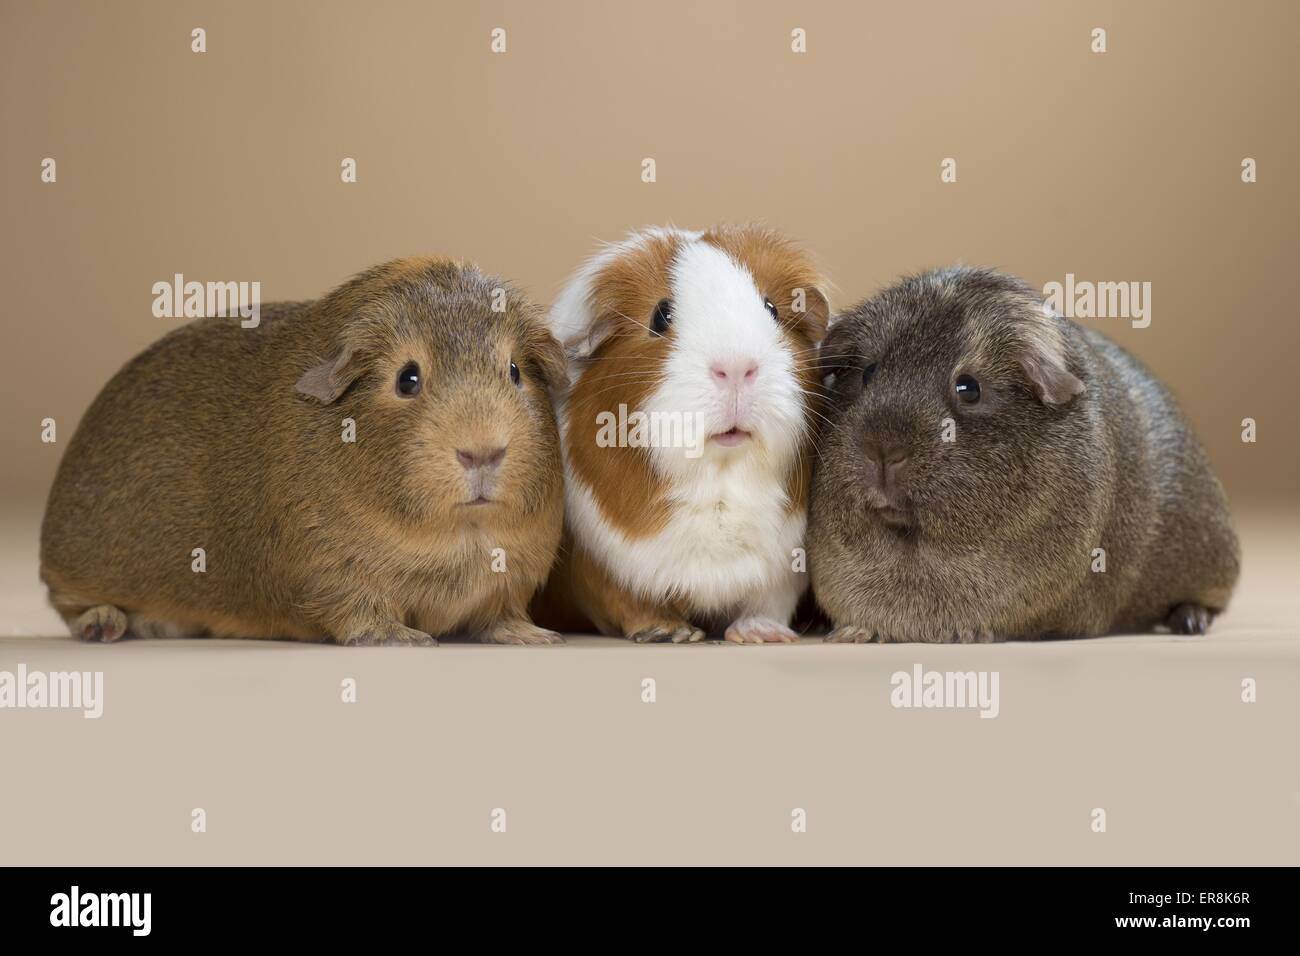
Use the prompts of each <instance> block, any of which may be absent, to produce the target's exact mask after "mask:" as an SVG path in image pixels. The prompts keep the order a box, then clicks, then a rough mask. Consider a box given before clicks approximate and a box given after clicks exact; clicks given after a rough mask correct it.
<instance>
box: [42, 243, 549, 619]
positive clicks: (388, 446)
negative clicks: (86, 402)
mask: <svg viewBox="0 0 1300 956" xmlns="http://www.w3.org/2000/svg"><path fill="white" fill-rule="evenodd" d="M497 287H504V284H503V283H500V282H498V281H497V280H494V279H491V278H489V277H485V276H483V275H482V274H481V273H479V272H478V271H477V269H475V268H474V267H472V266H467V265H463V264H460V263H456V262H453V261H450V260H445V259H404V260H399V261H396V262H392V263H388V264H386V265H383V266H379V267H377V268H374V269H371V270H369V271H368V272H365V273H363V274H361V275H359V276H357V277H356V278H354V279H353V280H352V281H350V282H348V283H345V284H344V285H343V286H341V287H340V288H338V289H336V290H335V291H333V292H332V293H330V294H329V295H327V296H325V297H324V298H322V299H320V300H318V301H313V302H293V303H279V304H274V305H269V306H265V307H263V309H262V321H261V324H260V325H259V326H258V327H257V328H256V329H247V330H246V329H242V328H240V327H239V324H238V322H236V321H233V320H230V319H223V318H207V319H200V320H198V321H195V322H192V323H190V324H189V325H186V326H184V327H182V328H179V329H177V330H175V331H174V332H172V333H170V334H168V335H167V336H165V337H164V338H162V339H161V340H160V341H158V342H157V343H155V344H154V345H153V346H152V347H150V348H149V349H148V350H146V351H145V352H144V353H143V354H141V355H140V356H138V357H137V358H135V359H133V360H132V361H131V362H129V363H127V365H126V366H125V367H124V368H123V369H122V370H121V371H120V372H118V374H117V375H115V376H114V377H113V379H112V380H111V381H110V382H109V383H108V385H107V386H105V388H104V390H103V391H102V392H101V393H100V395H99V396H98V398H96V400H95V402H94V403H93V404H92V405H91V407H90V409H89V411H87V413H86V415H85V417H84V419H83V420H82V422H81V425H80V427H79V428H78V429H77V432H76V434H75V435H74V436H73V439H72V442H71V444H70V445H69V447H68V450H67V452H66V454H65V455H64V458H63V460H62V462H61V463H60V466H59V471H58V474H57V476H56V478H55V482H54V486H53V488H52V490H51V492H50V499H49V503H48V506H47V508H46V514H45V521H44V525H43V528H42V535H41V576H42V579H43V580H44V581H45V582H46V584H47V585H48V586H49V589H50V599H51V602H52V603H53V604H54V606H55V608H56V609H57V610H58V611H59V612H60V613H61V614H62V615H63V616H64V618H65V620H67V621H68V623H69V625H70V626H71V627H73V628H74V629H75V630H76V632H77V633H80V634H82V635H83V636H87V637H98V638H101V639H107V640H112V639H115V638H116V637H119V636H121V634H122V632H123V630H130V631H131V632H133V633H136V634H141V635H160V636H161V635H165V636H173V635H180V634H195V635H198V634H211V635H219V636H238V637H264V638H295V639H302V640H318V639H323V638H332V639H334V640H336V641H338V642H340V643H376V642H378V643H431V642H432V638H431V635H432V636H436V635H441V634H449V633H473V634H479V635H483V636H485V637H486V638H487V639H493V640H502V641H508V642H530V643H531V642H546V641H550V640H551V639H552V636H551V635H549V632H545V631H542V630H541V629H540V628H537V627H535V626H534V625H532V624H531V622H529V621H528V620H527V617H526V605H527V602H528V600H529V598H530V597H531V596H532V594H533V593H534V591H535V590H536V589H537V588H538V586H539V585H540V584H541V583H542V582H543V581H544V580H545V578H546V574H547V572H548V570H549V568H550V565H551V563H552V560H553V557H554V554H555V551H556V548H557V546H558V543H559V537H560V532H561V525H562V511H563V497H562V478H561V473H560V459H559V451H558V434H557V430H556V424H555V418H554V413H553V411H552V407H551V403H550V398H549V395H548V389H549V388H551V387H558V386H559V385H560V384H561V383H562V381H563V375H564V371H563V355H562V352H561V351H560V348H559V345H558V343H556V342H555V340H554V339H553V338H552V337H551V336H550V334H549V332H547V331H546V329H545V326H544V324H543V323H542V321H541V318H540V316H539V315H538V313H537V310H536V309H535V308H534V307H533V306H531V305H530V304H528V303H527V302H526V301H525V300H524V299H523V298H522V297H521V296H520V295H519V294H518V293H516V292H514V291H513V290H508V292H507V298H506V303H507V308H506V311H505V312H504V313H494V312H492V311H491V302H492V295H493V290H494V289H495V288H497ZM512 359H513V361H514V362H515V363H516V364H518V366H519V368H520V370H521V374H522V387H520V388H517V387H516V386H515V385H514V384H513V383H512V382H511V381H510V377H509V366H510V362H511V361H512ZM408 360H415V361H418V362H419V365H420V368H421V373H422V379H423V388H422V390H421V392H420V394H419V395H418V396H416V397H415V398H409V399H408V398H401V397H399V396H398V394H397V392H396V389H395V379H396V375H397V372H398V370H399V369H400V368H401V367H402V366H403V365H404V364H405V363H406V362H407V361H408ZM346 418H351V419H354V420H355V422H356V442H355V443H345V442H343V441H342V440H341V438H342V430H343V420H344V419H346ZM498 445H506V447H507V454H506V457H505V459H504V460H503V463H502V465H501V467H500V479H499V485H498V487H497V489H496V490H495V491H494V492H493V498H494V499H495V500H494V502H493V503H491V504H487V505H481V506H476V507H473V508H466V507H465V506H464V504H463V502H464V500H465V494H466V491H465V489H466V487H467V486H466V480H465V477H464V470H463V469H462V467H461V466H460V464H459V462H458V461H457V458H456V450H457V449H458V448H466V447H475V446H498ZM200 547H201V548H204V549H205V550H206V553H207V571H206V573H195V572H193V571H191V557H190V555H191V550H192V549H193V548H200ZM495 548H501V549H503V551H504V559H505V562H506V569H507V570H506V571H504V572H500V573H498V572H496V571H494V570H493V568H492V563H493V549H495ZM105 609H107V610H105ZM114 610H119V611H120V612H121V617H119V616H118V615H115V614H114V613H113V612H114ZM123 621H125V622H127V623H126V624H123Z"/></svg>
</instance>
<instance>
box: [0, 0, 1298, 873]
mask: <svg viewBox="0 0 1300 956" xmlns="http://www.w3.org/2000/svg"><path fill="white" fill-rule="evenodd" d="M195 26H202V27H204V28H205V29H206V30H207V34H208V52H207V53H205V54H202V55H198V54H194V53H191V52H190V39H189V34H190V30H191V29H192V28H193V27H195ZM496 26H503V27H505V28H506V29H507V31H508V53H506V54H505V55H498V56H494V55H492V54H491V53H490V52H489V49H488V44H489V31H490V30H491V29H492V28H493V27H496ZM1096 26H1102V27H1105V28H1106V29H1107V31H1108V41H1109V52H1107V53H1106V54H1104V55H1096V54H1093V53H1091V52H1089V32H1090V30H1091V29H1092V28H1093V27H1096ZM1297 26H1300V8H1297V7H1296V6H1295V5H1294V4H1290V3H1285V2H1275V3H1267V2H1245V3H1241V2H1234V3H1227V2H1224V3H1195V2H1163V3H1162V2H1144V3H1136V4H1135V3H1113V4H1112V3H1065V4H1062V3H1036V2H1024V3H888V4H865V3H862V4H860V3H852V4H850V3H808V2H799V3H794V2H791V3H772V2H747V3H740V2H698V0H696V2H676V0H667V2H656V3H636V4H633V3H596V2H591V3H575V2H529V3H509V2H499V0H498V2H484V3H468V2H460V3H432V2H418V3H417V2H411V3H353V2H347V3H341V2H339V3H334V2H331V3H321V2H284V0H279V2H272V3H198V2H195V3H173V2H161V0H160V2H156V3H138V2H119V3H100V2H86V3H66V2H51V3H36V2H22V0H0V129H2V130H3V134H2V138H3V148H2V149H0V209H3V232H2V234H0V242H2V243H3V245H2V246H0V280H2V281H3V289H4V299H3V306H2V308H3V316H4V333H5V337H4V348H3V350H0V351H2V353H3V358H2V359H0V361H2V362H3V365H0V373H2V375H3V388H4V402H3V409H2V410H0V439H2V440H3V447H4V449H5V456H4V458H5V462H4V471H3V481H4V486H3V487H2V488H0V493H2V498H0V501H2V502H3V506H4V513H3V514H0V521H3V525H2V527H3V529H4V542H3V543H4V546H3V549H0V634H7V635H11V636H14V635H29V636H28V637H25V638H23V637H17V638H14V637H11V638H9V639H4V638H0V669H11V670H12V669H13V668H14V667H16V665H17V663H18V662H20V661H21V662H25V663H26V664H27V665H28V666H29V667H32V668H40V667H44V668H56V669H62V668H74V669H84V668H88V669H97V670H98V669H102V670H105V671H106V675H107V678H106V679H107V682H108V687H107V696H108V701H107V705H106V706H107V710H106V715H105V717H104V718H103V719H102V720H100V721H97V722H96V721H84V720H82V719H81V717H80V716H79V715H78V714H69V713H50V712H0V750H2V751H3V752H4V755H5V767H6V770H7V771H8V772H7V773H6V777H7V778H9V779H10V784H8V785H6V786H4V787H3V788H0V817H3V818H4V819H6V820H9V821H11V822H13V821H22V824H21V825H17V826H14V827H11V828H10V831H9V836H7V837H6V842H5V850H4V853H3V855H2V856H0V860H3V861H5V862H70V863H76V862H86V863H91V862H94V863H115V862H121V863H125V862H132V863H134V862H192V863H201V862H295V861H303V862H306V861H310V862H354V861H355V862H360V861H365V862H390V861H402V862H421V861H425V862H436V861H448V860H454V861H460V862H505V861H511V862H541V861H551V862H555V861H562V862H570V861H600V862H702V861H710V862H726V861H731V862H759V861H777V862H811V861H823V862H824V861H837V862H897V863H926V862H960V863H975V862H1082V863H1101V862H1146V863H1174V862H1179V863H1191V862H1238V863H1249V862H1290V863H1296V862H1300V852H1297V847H1298V846H1300V840H1297V837H1298V836H1300V823H1298V820H1300V764H1298V763H1297V760H1296V757H1295V748H1294V731H1295V727H1296V726H1297V718H1298V717H1300V705H1298V703H1297V697H1296V691H1297V689H1300V655H1298V654H1297V650H1296V648H1297V645H1298V642H1297V630H1298V628H1297V621H1298V620H1300V605H1298V604H1297V600H1296V598H1295V595H1294V591H1295V581H1296V577H1297V574H1296V572H1297V571H1298V570H1300V568H1298V567H1297V561H1296V553H1295V541H1296V532H1297V530H1300V524H1297V523H1296V522H1295V519H1294V517H1293V509H1294V507H1295V505H1296V504H1297V502H1296V496H1295V485H1296V478H1295V475H1296V469H1297V466H1298V465H1300V453H1298V452H1297V444H1296V440H1297V435H1298V434H1300V431H1298V430H1297V422H1296V411H1295V409H1296V400H1295V392H1296V381H1297V375H1296V371H1295V365H1296V356H1297V354H1298V352H1300V349H1298V348H1297V346H1300V331H1298V330H1297V321H1296V320H1297V316H1296V313H1295V309H1294V306H1293V290H1292V286H1293V285H1294V265H1293V260H1294V258H1295V255H1296V252H1297V249H1298V247H1300V244H1298V243H1297V239H1298V238H1300V215H1297V214H1298V213H1300V187H1298V186H1297V160H1300V156H1298V155H1297V153H1298V150H1297V147H1298V146H1300V133H1298V132H1297V127H1296V123H1295V118H1296V115H1297V89H1298V80H1300V75H1298V74H1300V67H1298V66H1297V64H1298V63H1300V58H1298V57H1297V56H1296V54H1295V49H1296V44H1297V39H1298V31H1297ZM794 27H802V28H804V29H806V30H807V33H808V53H807V54H805V55H795V54H793V53H791V52H790V49H789V42H790V40H789V37H790V30H791V29H792V28H794ZM47 156H49V157H53V158H55V159H56V160H57V162H58V182H57V183H56V184H54V185H47V184H43V183H42V182H41V181H40V175H39V174H40V162H41V160H42V159H43V158H44V157H47ZM949 156H951V157H954V158H956V159H957V162H958V182H957V183H956V184H952V185H944V184H942V183H941V182H940V180H939V163H940V161H941V160H942V159H943V158H944V157H949ZM1246 156H1250V157H1253V158H1255V159H1256V160H1257V161H1258V163H1259V182H1258V183H1255V184H1253V185H1245V184H1243V183H1242V182H1241V181H1240V163H1241V160H1242V158H1243V157H1246ZM343 157H353V158H355V159H356V160H357V162H358V168H359V182H358V183H356V184H354V185H344V184H342V183H341V182H340V181H339V163H340V161H341V160H342V159H343ZM644 157H653V158H655V160H656V161H657V164H658V182H656V183H654V184H652V185H647V184H644V183H642V182H641V181H640V163H641V160H642V159H643V158H644ZM753 218H762V219H765V220H767V221H768V222H770V223H772V224H774V225H776V226H779V227H781V228H783V229H785V230H787V231H788V232H790V233H791V234H793V235H795V236H797V237H799V238H800V239H802V240H803V241H804V242H805V243H806V244H807V245H808V246H809V247H810V248H811V249H812V250H814V252H815V253H816V254H817V256H818V258H819V260H820V262H821V263H822V264H823V265H824V267H825V268H826V270H827V271H828V273H829V274H830V276H831V277H832V279H833V281H834V284H835V287H834V292H833V296H832V300H833V302H834V303H835V304H838V305H841V306H846V305H849V304H851V303H853V302H855V301H857V300H858V299H860V298H862V297H863V296H865V295H868V294H870V293H871V292H873V291H874V290H876V289H877V288H879V287H880V286H881V285H882V284H883V283H886V282H888V281H890V280H891V279H892V278H894V277H895V276H896V275H897V274H899V273H902V272H907V271H915V270H919V269H923V268H927V267H930V266H935V265H941V264H945V263H950V262H953V261H956V260H961V261H964V262H968V263H980V264H989V265H996V266H1001V267H1003V268H1006V269H1009V270H1012V271H1014V272H1017V273H1020V274H1021V275H1023V276H1025V277H1026V278H1028V279H1029V280H1030V281H1031V282H1033V283H1034V284H1036V285H1040V286H1041V285H1042V284H1043V283H1045V282H1047V281H1051V280H1057V281H1059V280H1061V279H1063V277H1064V275H1065V273H1067V272H1073V273H1074V274H1075V275H1076V276H1077V277H1078V278H1080V279H1089V280H1094V281H1099V280H1109V281H1119V280H1137V281H1150V282H1151V283H1153V287H1154V288H1153V297H1152V298H1153V322H1152V325H1151V327H1150V328H1148V329H1145V330H1134V329H1131V328H1130V327H1129V325H1128V323H1127V322H1126V321H1123V320H1114V319H1111V320H1096V321H1094V322H1093V323H1091V324H1093V325H1095V326H1097V327H1100V328H1102V329H1104V330H1105V331H1107V332H1109V333H1111V334H1112V335H1114V336H1115V337H1116V338H1117V339H1118V340H1119V341H1121V342H1122V343H1123V344H1124V345H1126V346H1127V347H1129V348H1130V349H1132V350H1133V351H1134V352H1135V353H1137V354H1138V355H1139V356H1141V357H1142V358H1143V359H1145V360H1146V361H1147V362H1148V363H1149V364H1150V365H1151V366H1152V367H1153V368H1154V369H1155V370H1156V372H1157V373H1158V374H1160V375H1161V376H1162V377H1164V378H1165V379H1166V380H1167V381H1168V382H1169V383H1170V384H1171V385H1172V386H1173V387H1174V389H1175V391H1176V392H1177V393H1178V394H1179V395H1180V396H1181V398H1182V399H1183V401H1184V403H1185V405H1186V407H1187V409H1188V412H1189V415H1190V417H1191V418H1192V420H1193V422H1194V423H1195V425H1196V426H1197V428H1198V430H1199V431H1200V433H1201V435H1202V437H1203V439H1204V441H1205V443H1206V445H1207V447H1208V449H1209V452H1210V455H1211V457H1212V459H1213V460H1214V462H1215V465H1216V467H1217V468H1218V470H1219V471H1220V473H1221V475H1222V476H1223V479H1224V482H1225V485H1226V487H1227V489H1228V492H1229V496H1230V499H1231V501H1232V502H1233V506H1234V508H1235V510H1236V511H1237V512H1238V514H1239V515H1240V516H1241V518H1242V524H1243V535H1244V538H1245V547H1246V561H1245V578H1244V580H1243V585H1242V590H1241V592H1240V594H1239V596H1238V600H1237V603H1236V605H1235V606H1234V608H1233V610H1232V612H1230V613H1229V615H1228V616H1227V617H1225V618H1224V619H1223V620H1222V621H1221V622H1220V623H1219V625H1218V626H1217V627H1216V629H1215V631H1214V632H1213V633H1212V634H1211V636H1210V637H1209V638H1207V639H1202V640H1192V641H1175V640H1172V639H1170V638H1168V637H1145V638H1113V639H1108V640H1105V641H1090V642H1075V643H1069V644H1057V645H1050V646H1033V645H1011V646H1000V647H992V648H974V649H972V648H907V647H902V648H872V647H866V648H834V647H829V646H823V645H820V644H816V645H814V644H807V643H806V644H804V645H802V646H800V647H796V648H763V649H745V648H724V649H719V648H716V647H714V648H707V647H706V648H697V649H676V648H654V649H651V648H632V647H627V646H623V645H620V644H617V643H616V642H609V641H600V640H594V639H591V640H585V641H579V642H577V646H570V647H568V648H559V649H554V650H542V651H529V650H518V649H496V648H480V647H444V648H441V649H439V650H437V651H432V652H427V653H425V654H423V655H421V654H419V653H418V652H414V653H413V652H403V651H395V652H389V651H387V650H386V649H381V650H377V651H345V650H342V649H334V648H317V647H305V648H304V647H287V646H279V645H263V646H249V645H241V644H238V643H230V644H225V643H222V644H216V643H209V644H203V643H197V642H196V643H192V644H183V645H177V644H171V643H165V644H141V643H139V642H136V643H134V644H132V643H128V644H124V645H122V646H118V647H107V648H87V647H83V646H81V645H79V644H75V643H72V642H71V641H68V640H51V639H40V640H37V639H33V637H31V636H30V635H54V634H61V630H60V628H59V627H58V624H57V620H56V619H55V618H54V617H53V615H52V614H51V613H50V612H49V611H48V610H47V609H45V608H44V607H43V603H42V602H43V596H42V595H41V593H40V591H39V589H38V588H37V585H36V575H35V561H36V534H37V531H36V529H37V524H38V522H39V516H40V509H41V507H42V504H43V501H44V496H45V493H46V490H47V489H48V486H49V482H50V480H51V478H52V476H53V472H54V468H55V465H56V464H57V460H58V457H59V455H60V454H61V453H62V449H63V448H64V447H66V442H67V439H68V438H69V437H70V435H71V431H72V428H73V427H74V426H75V423H76V421H77V419H78V418H79V416H80V415H81V414H82V412H83V411H84V410H85V408H86V406H87V404H88V403H89V401H90V400H91V398H92V397H93V395H94V394H95V392H96V391H97V390H98V389H99V388H100V387H101V386H102V384H103V383H104V382H105V381H106V380H107V378H108V377H109V376H110V375H111V374H112V373H113V372H114V371H115V370H116V369H117V368H118V367H119V366H120V365H121V364H122V363H123V362H124V361H126V360H127V359H129V358H130V357H131V356H132V355H134V354H135V353H137V352H138V351H139V350H141V349H142V348H143V347H144V346H145V345H147V344H148V343H149V342H151V341H153V340H154V339H156V338H157V337H158V336H160V335H161V334H163V332H165V331H166V330H168V329H170V328H171V327H173V326H174V325H175V322H174V321H172V320H165V319H156V318H154V317H153V316H152V315H151V313H150V305H151V302H152V294H151V291H150V287H151V286H152V284H153V283H154V282H156V281H160V280H167V279H169V278H170V277H171V276H172V274H173V273H175V272H181V273H184V275H185V276H186V277H187V278H189V279H197V280H200V281H205V280H223V281H224V280H246V281H252V280H258V281H260V282H261V283H262V289H263V299H264V300H265V301H271V300H273V299H282V298H302V297H310V296H315V295H318V294H320V293H322V292H324V291H325V290H327V289H328V288H330V287H331V286H333V285H335V284H337V283H338V282H340V281H341V280H343V279H344V278H345V277H347V276H348V275H349V274H351V273H353V272H355V271H357V270H360V269H362V268H364V267H365V266H367V265H370V264H372V263H374V262H377V261H380V260H383V259H386V258H389V257H393V256H398V255H404V254H410V253H416V252H445V253H451V254H456V255H462V256H466V257H469V258H473V259H476V260H478V261H479V262H480V263H481V264H482V265H483V266H484V267H485V268H487V269H489V270H491V271H494V272H498V273H500V274H502V275H504V276H507V277H509V278H511V279H514V280H515V281H517V282H518V283H519V284H520V285H522V286H523V287H524V288H526V289H527V290H529V291H530V292H531V293H532V294H533V295H534V297H535V298H537V299H538V300H539V301H541V302H543V303H545V302H549V300H550V298H551V297H552V296H553V295H554V293H555V292H556V291H557V290H558V288H559V286H560V284H561V283H562V281H563V280H564V278H565V277H566V275H567V274H568V273H569V272H570V271H571V270H572V269H573V268H574V267H575V266H576V265H577V264H578V262H579V261H580V260H581V259H582V258H583V257H584V256H585V255H586V254H587V253H588V252H589V251H591V249H592V248H593V245H594V243H595V241H596V240H597V239H610V238H616V237H618V236H619V235H621V234H622V233H623V232H624V231H625V230H626V229H628V228H629V227H632V226H636V225H641V224H646V223H659V222H665V221H672V222H675V223H677V224H679V225H686V226H699V225H705V224H708V223H711V222H715V221H720V220H732V221H739V220H747V219H753ZM47 416H52V417H54V418H55V419H56V420H57V421H58V423H59V429H60V442H59V443H57V444H55V445H44V444H42V443H41V442H40V441H39V427H40V426H39V423H40V420H41V419H42V418H45V417H47ZM1247 416H1249V417H1253V418H1256V419H1257V420H1258V422H1259V441H1258V443H1256V444H1253V445H1247V444H1243V443H1242V442H1241V441H1240V439H1239V433H1240V427H1241V426H1240V422H1241V420H1242V418H1244V417H1247ZM916 661H921V662H923V663H924V664H925V665H926V666H927V667H930V668H940V669H965V668H969V667H978V668H981V669H984V668H991V669H1000V670H1001V672H1002V698H1003V703H1002V716H1001V717H999V718H998V719H997V720H992V721H988V720H979V719H978V718H976V717H975V715H974V714H971V713H943V712H939V713H927V712H922V713H915V712H909V711H895V710H893V709H891V708H890V707H889V706H888V689H889V688H888V676H889V674H890V673H891V672H892V671H894V670H896V669H907V668H909V667H910V666H911V664H912V663H914V662H916ZM345 676H355V677H357V678H358V679H359V680H360V681H361V701H360V702H359V703H358V704H357V705H355V706H353V707H347V706H345V705H342V704H340V703H338V682H339V681H340V680H341V679H342V678H343V677H345ZM645 676H654V677H656V678H657V679H658V680H659V681H660V702H659V703H658V704H656V705H654V706H648V705H643V704H641V703H640V702H639V682H640V680H641V678H642V677H645ZM1248 676H1249V677H1254V678H1256V679H1257V680H1259V682H1260V687H1261V690H1260V701H1259V703H1258V704H1255V705H1244V704H1241V703H1240V702H1239V700H1238V695H1239V687H1240V681H1241V679H1242V678H1243V677H1248ZM19 779H22V780H25V781H28V783H27V784H24V785H22V786H16V785H13V781H16V780H19ZM195 806H203V807H205V808H206V809H208V811H209V814H210V820H211V826H210V832H209V833H208V834H206V835H203V836H195V835H193V834H191V833H190V832H189V810H190V808H191V807H195ZM495 806H502V807H505V808H507V809H508V810H509V812H510V832H509V833H508V834H507V835H505V836H493V835H491V834H490V833H489V832H488V828H487V820H488V812H489V811H490V809H491V808H492V807H495ZM795 806H802V807H805V808H806V809H808V810H809V813H810V827H809V832H808V833H807V834H805V835H802V836H799V837H796V836H794V835H792V834H791V833H790V832H789V811H790V809H791V808H792V807H795ZM1094 806H1103V807H1106V808H1107V809H1108V811H1109V812H1110V815H1111V817H1110V819H1111V827H1110V831H1109V832H1108V833H1107V834H1105V835H1104V836H1097V835H1094V834H1092V833H1090V832H1089V830H1088V826H1087V824H1088V816H1087V814H1088V811H1089V810H1090V809H1091V808H1092V807H1094Z"/></svg>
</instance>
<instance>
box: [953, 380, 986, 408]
mask: <svg viewBox="0 0 1300 956" xmlns="http://www.w3.org/2000/svg"><path fill="white" fill-rule="evenodd" d="M954 388H955V389H956V391H957V397H958V398H960V399H961V400H962V401H963V402H965V403H966V404H967V405H974V404H975V403H976V402H978V401H979V400H980V383H979V382H977V381H975V378H974V376H971V375H958V376H957V384H956V385H955V386H954Z"/></svg>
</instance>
